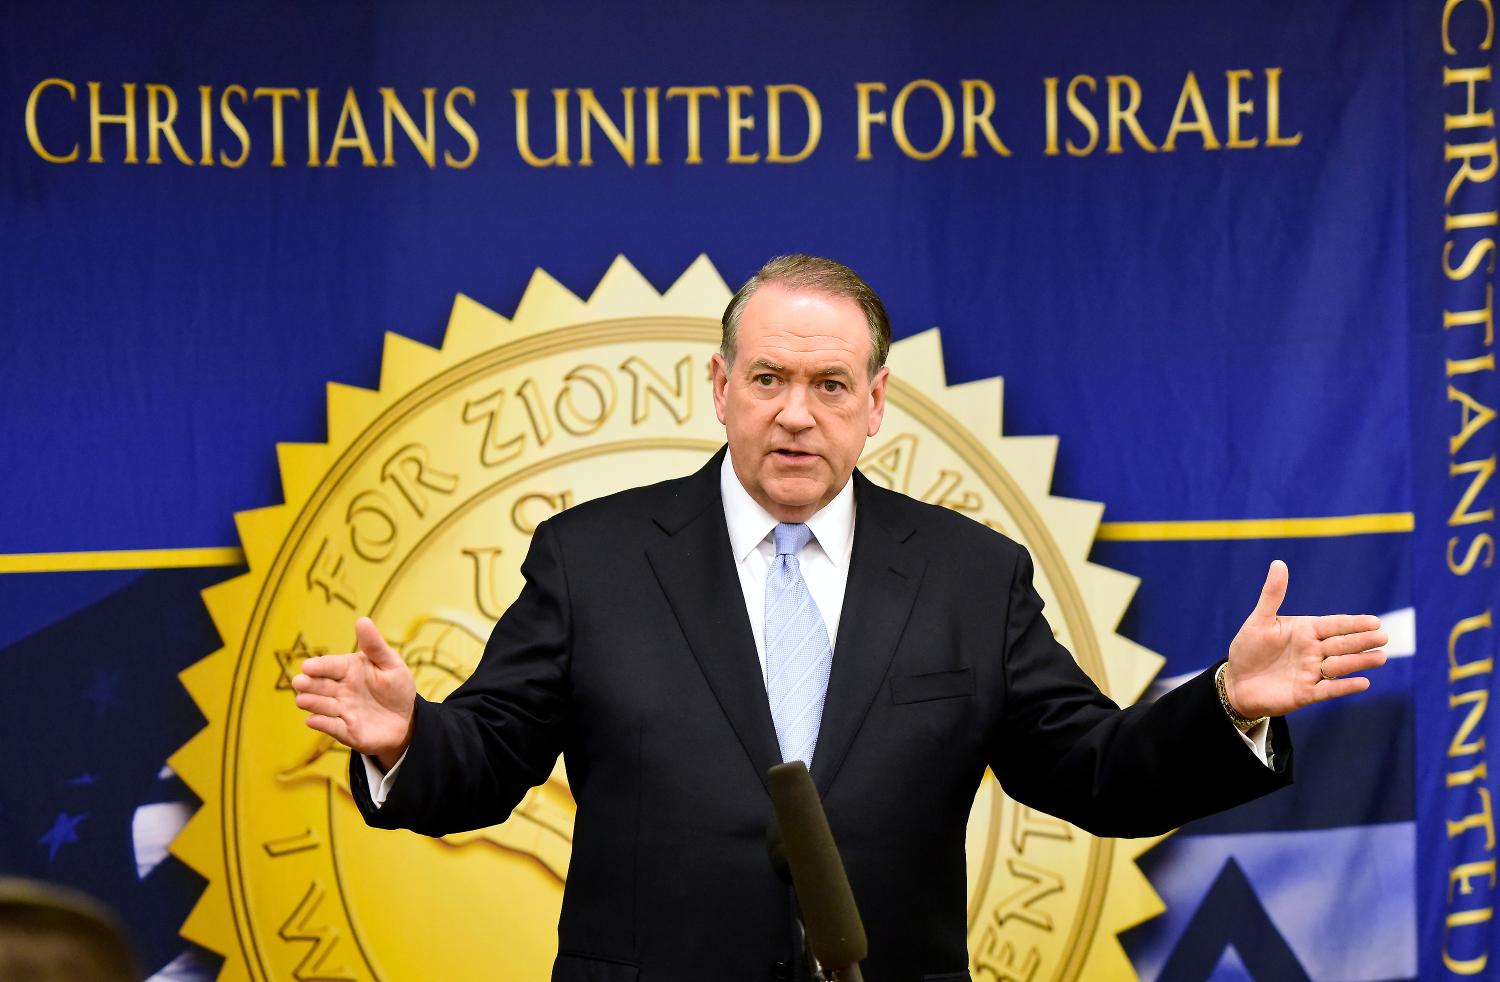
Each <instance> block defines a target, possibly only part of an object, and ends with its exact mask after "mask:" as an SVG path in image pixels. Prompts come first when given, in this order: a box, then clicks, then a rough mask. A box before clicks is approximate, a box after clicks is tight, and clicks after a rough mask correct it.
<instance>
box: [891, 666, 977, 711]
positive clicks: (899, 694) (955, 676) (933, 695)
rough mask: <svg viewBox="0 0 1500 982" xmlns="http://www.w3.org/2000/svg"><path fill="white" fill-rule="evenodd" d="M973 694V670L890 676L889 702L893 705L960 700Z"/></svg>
mask: <svg viewBox="0 0 1500 982" xmlns="http://www.w3.org/2000/svg"><path fill="white" fill-rule="evenodd" d="M973 694H974V669H972V668H959V669H954V670H953V671H951V672H928V673H926V674H925V675H893V676H891V701H892V702H894V703H898V704H899V703H907V702H931V701H932V700H934V699H960V698H963V697H964V696H972V695H973Z"/></svg>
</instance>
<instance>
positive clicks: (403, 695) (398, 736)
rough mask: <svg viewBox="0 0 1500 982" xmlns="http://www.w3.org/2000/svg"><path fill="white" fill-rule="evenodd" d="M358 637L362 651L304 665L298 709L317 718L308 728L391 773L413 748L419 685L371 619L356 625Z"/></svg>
mask: <svg viewBox="0 0 1500 982" xmlns="http://www.w3.org/2000/svg"><path fill="white" fill-rule="evenodd" d="M354 636H355V638H356V639H357V641H358V643H359V650H358V651H355V652H352V653H350V654H347V655H319V656H318V657H316V658H309V659H307V660H306V661H304V662H303V663H302V673H301V674H300V675H297V676H296V677H294V678H293V679H292V688H293V689H295V690H297V708H298V709H303V710H306V711H307V712H308V713H309V714H311V715H309V716H308V717H307V725H308V726H310V727H312V728H313V729H315V730H317V731H319V732H320V733H326V734H328V735H329V736H331V737H333V738H334V739H335V740H337V741H338V742H339V743H342V744H343V745H344V746H346V747H348V748H350V749H351V750H355V751H357V752H359V753H362V754H368V755H369V756H371V757H374V758H376V759H377V760H379V762H380V766H381V767H383V768H385V769H387V770H389V769H390V768H391V766H392V765H393V764H395V762H396V761H397V760H398V759H399V758H400V757H401V754H402V753H404V752H405V751H406V746H407V744H408V743H410V742H411V720H412V713H413V711H414V710H415V707H416V692H417V689H416V685H415V683H414V682H413V681H412V677H411V671H410V670H409V669H408V668H407V667H406V662H404V661H403V660H402V659H401V656H400V655H399V654H398V653H397V652H396V651H395V649H393V648H392V647H391V646H390V645H388V644H386V643H385V639H384V638H382V637H381V636H380V632H379V631H378V630H376V629H375V624H374V622H373V621H371V620H370V619H369V618H368V617H361V618H360V619H359V620H357V621H355V623H354Z"/></svg>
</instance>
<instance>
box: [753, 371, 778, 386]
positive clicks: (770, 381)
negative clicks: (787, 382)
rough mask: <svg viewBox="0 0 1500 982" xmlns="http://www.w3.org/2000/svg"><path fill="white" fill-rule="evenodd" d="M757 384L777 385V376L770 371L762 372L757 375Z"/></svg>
mask: <svg viewBox="0 0 1500 982" xmlns="http://www.w3.org/2000/svg"><path fill="white" fill-rule="evenodd" d="M755 384H756V385H766V386H770V385H775V384H776V376H774V375H772V374H771V373H770V372H762V373H761V374H759V375H757V376H755Z"/></svg>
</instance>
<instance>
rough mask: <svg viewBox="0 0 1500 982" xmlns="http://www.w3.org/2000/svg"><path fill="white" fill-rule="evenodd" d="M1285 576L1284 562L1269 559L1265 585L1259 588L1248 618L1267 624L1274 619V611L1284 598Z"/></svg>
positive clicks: (1286, 574)
mask: <svg viewBox="0 0 1500 982" xmlns="http://www.w3.org/2000/svg"><path fill="white" fill-rule="evenodd" d="M1287 578H1288V573H1287V568H1286V563H1284V562H1282V561H1281V560H1279V559H1273V560H1271V568H1270V569H1268V570H1266V583H1265V586H1263V587H1261V588H1260V600H1259V601H1258V602H1257V603H1256V605H1255V610H1254V611H1252V612H1251V614H1250V620H1252V621H1260V622H1262V623H1267V624H1269V623H1271V622H1273V621H1275V620H1276V612H1277V611H1279V610H1280V609H1281V602H1282V601H1283V600H1285V599H1286V584H1287Z"/></svg>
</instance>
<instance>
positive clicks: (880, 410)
mask: <svg viewBox="0 0 1500 982" xmlns="http://www.w3.org/2000/svg"><path fill="white" fill-rule="evenodd" d="M890 377H891V370H890V369H889V368H886V367H884V366H882V367H881V369H880V371H878V372H876V373H875V378H874V379H872V380H871V382H870V428H869V430H868V432H867V433H866V436H874V435H875V434H876V433H879V432H880V423H881V421H882V420H884V419H885V382H886V379H888V378H890Z"/></svg>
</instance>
